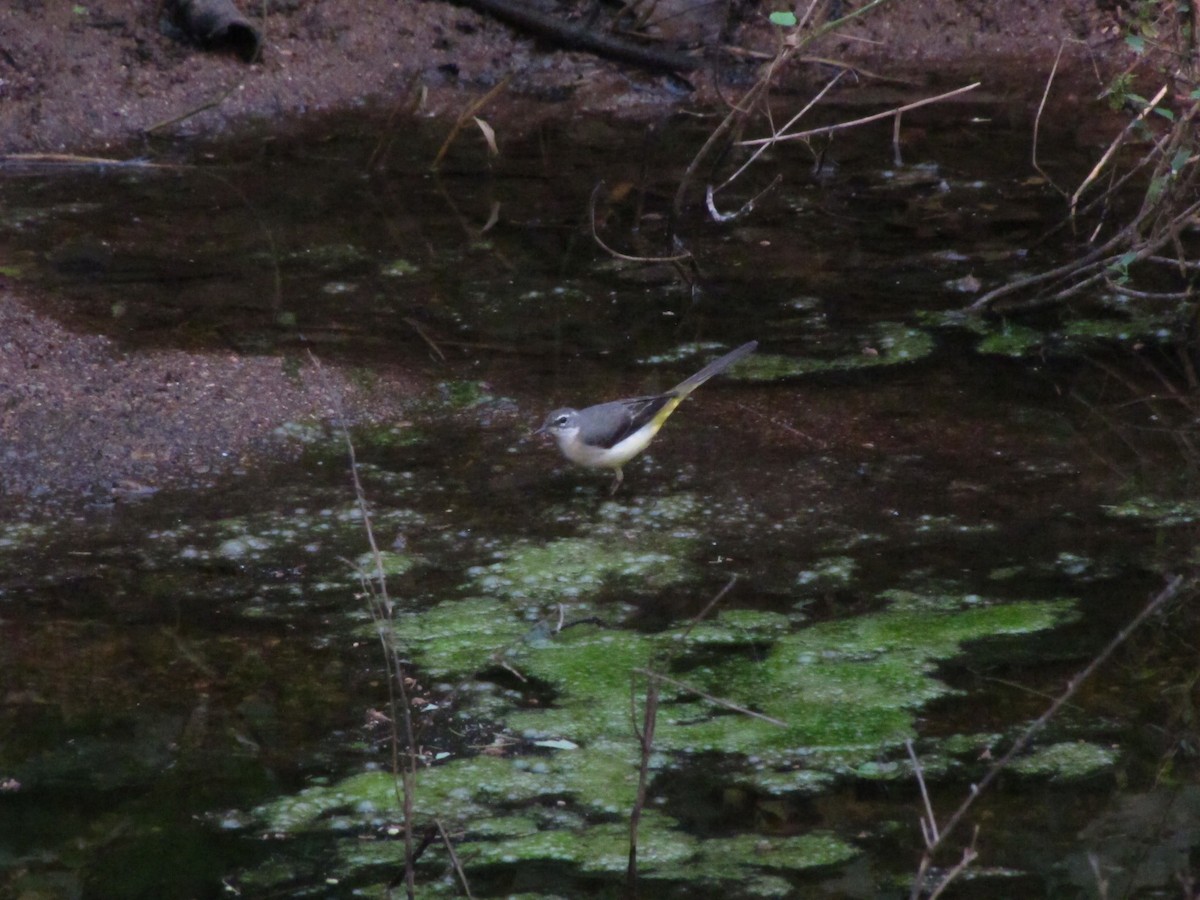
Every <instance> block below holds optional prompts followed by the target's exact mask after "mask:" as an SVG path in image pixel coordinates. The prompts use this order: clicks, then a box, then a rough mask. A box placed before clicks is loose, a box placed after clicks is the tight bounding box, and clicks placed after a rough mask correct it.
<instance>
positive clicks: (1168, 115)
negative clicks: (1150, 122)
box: [1154, 106, 1175, 122]
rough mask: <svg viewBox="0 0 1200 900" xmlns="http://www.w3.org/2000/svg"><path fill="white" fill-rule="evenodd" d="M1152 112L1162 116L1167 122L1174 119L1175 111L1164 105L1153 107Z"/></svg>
mask: <svg viewBox="0 0 1200 900" xmlns="http://www.w3.org/2000/svg"><path fill="white" fill-rule="evenodd" d="M1154 114H1155V115H1158V116H1162V117H1163V118H1164V119H1166V120H1167V121H1168V122H1174V121H1175V113H1173V112H1171V110H1169V109H1167V108H1166V107H1165V106H1156V107H1154Z"/></svg>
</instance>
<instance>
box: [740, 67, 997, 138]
mask: <svg viewBox="0 0 1200 900" xmlns="http://www.w3.org/2000/svg"><path fill="white" fill-rule="evenodd" d="M982 83H983V82H981V81H976V82H974V83H973V84H967V85H964V86H963V87H960V88H955V89H954V90H952V91H947V92H946V93H944V94H938V95H937V96H936V97H926V98H924V99H922V100H914V101H913V102H912V103H906V104H904V105H903V106H898V107H896V108H895V109H889V110H885V111H884V112H880V113H875V114H874V115H870V116H863V117H862V118H861V119H852V120H851V121H849V122H838V123H837V124H836V125H825V126H823V127H821V128H810V129H808V130H807V131H796V132H793V133H791V134H777V135H772V136H771V137H765V138H754V139H753V140H748V141H739V142H738V145H739V146H741V147H758V146H760V145H762V144H777V143H782V142H783V141H802V140H805V139H807V138H810V137H815V136H816V135H818V134H831V133H833V132H835V131H842V130H844V129H846V128H857V127H858V126H859V125H866V124H868V123H869V122H878V121H879V120H880V119H888V118H891V117H892V116H896V115H899V114H900V113H905V112H908V111H909V110H913V109H920V108H921V107H922V106H928V105H929V104H931V103H940V102H941V101H943V100H949V99H950V98H951V97H957V96H958V95H959V94H965V93H966V92H967V91H973V90H975V88H977V87H979V85H981V84H982Z"/></svg>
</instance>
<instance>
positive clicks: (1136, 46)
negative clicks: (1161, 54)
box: [1125, 34, 1146, 55]
mask: <svg viewBox="0 0 1200 900" xmlns="http://www.w3.org/2000/svg"><path fill="white" fill-rule="evenodd" d="M1125 43H1126V45H1128V47H1129V49H1130V50H1132V51H1133V52H1134V53H1137V54H1138V55H1141V54H1143V53H1145V52H1146V39H1145V38H1143V37H1142V36H1141V35H1140V34H1127V35H1125Z"/></svg>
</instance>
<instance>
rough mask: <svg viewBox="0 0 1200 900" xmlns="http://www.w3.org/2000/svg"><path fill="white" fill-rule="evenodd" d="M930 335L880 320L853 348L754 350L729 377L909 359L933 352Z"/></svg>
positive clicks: (772, 377) (769, 377)
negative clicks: (834, 352) (797, 352)
mask: <svg viewBox="0 0 1200 900" xmlns="http://www.w3.org/2000/svg"><path fill="white" fill-rule="evenodd" d="M933 350H934V339H933V336H932V335H931V334H930V333H929V332H928V331H926V330H924V329H921V328H913V327H911V326H908V325H904V324H902V323H899V322H880V323H878V324H877V325H875V326H874V328H873V329H872V330H871V332H870V334H869V335H867V336H864V337H863V338H862V340H861V342H860V346H859V348H858V350H857V351H855V352H853V353H846V354H843V355H841V356H835V357H831V358H827V359H818V358H815V357H800V356H783V355H780V354H773V353H756V354H754V355H753V356H750V357H747V358H746V359H745V360H743V361H742V362H741V363H739V364H738V365H737V367H736V368H735V369H734V370H732V377H734V378H739V379H742V380H745V381H778V380H780V379H783V378H792V377H795V376H797V375H808V374H812V373H818V372H844V371H850V370H854V369H866V368H874V367H877V366H890V365H896V364H899V363H911V362H915V361H917V360H919V359H924V358H925V357H927V356H929V355H930V354H932V353H933Z"/></svg>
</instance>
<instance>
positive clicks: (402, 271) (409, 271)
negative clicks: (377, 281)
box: [379, 259, 421, 278]
mask: <svg viewBox="0 0 1200 900" xmlns="http://www.w3.org/2000/svg"><path fill="white" fill-rule="evenodd" d="M420 271H421V267H420V266H418V265H417V264H416V263H414V262H412V261H411V260H407V259H394V260H392V261H391V262H389V263H384V265H383V266H381V267H380V269H379V274H380V275H384V276H386V277H388V278H404V277H406V276H408V275H415V274H416V273H417V272H420Z"/></svg>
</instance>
